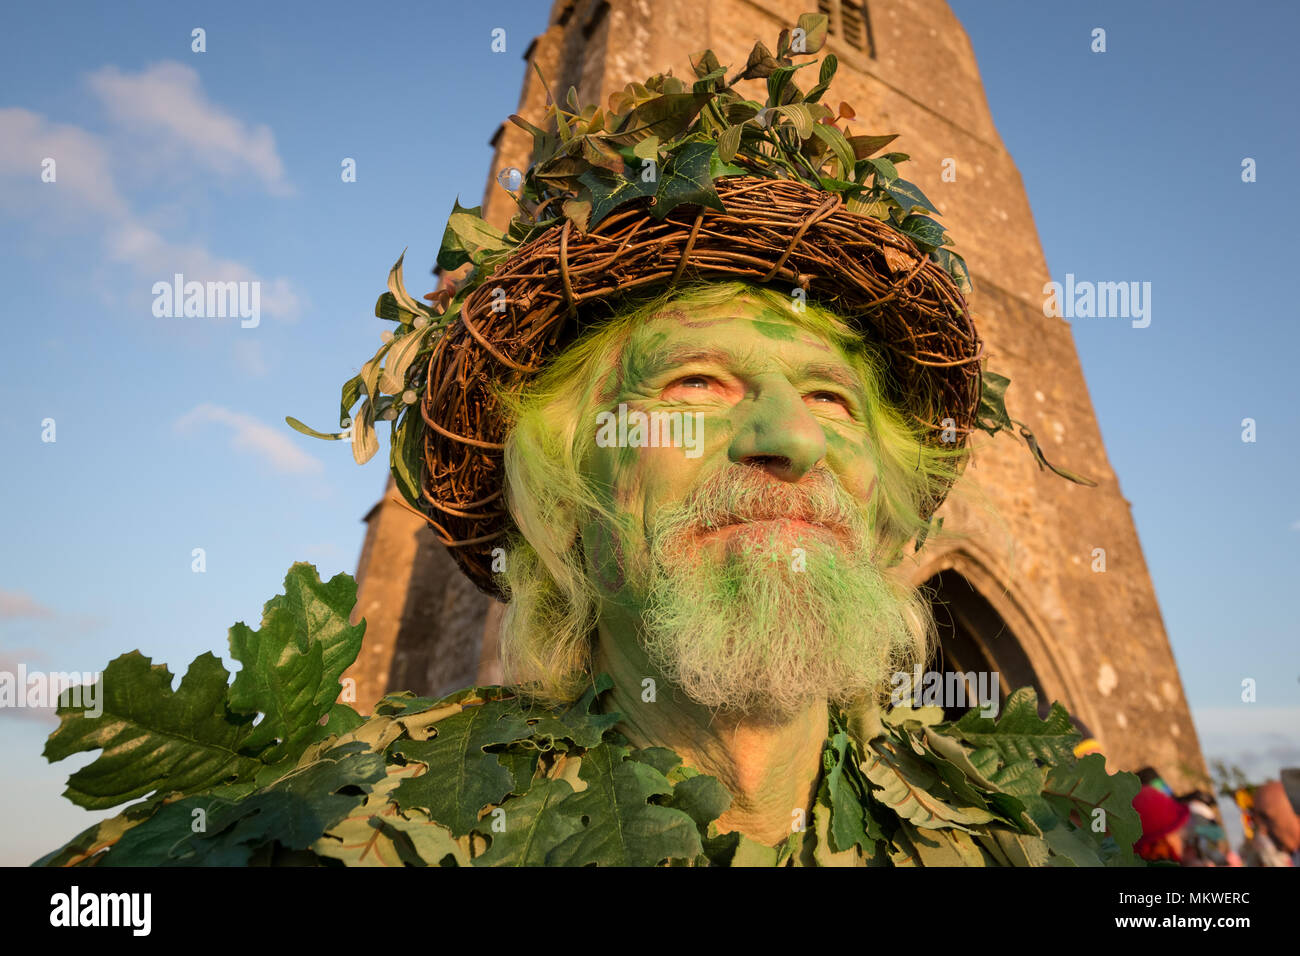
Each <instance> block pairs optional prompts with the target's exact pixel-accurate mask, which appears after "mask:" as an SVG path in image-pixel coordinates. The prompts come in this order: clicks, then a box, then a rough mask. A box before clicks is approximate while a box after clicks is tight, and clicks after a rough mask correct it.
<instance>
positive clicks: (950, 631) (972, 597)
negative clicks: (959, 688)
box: [922, 568, 1051, 720]
mask: <svg viewBox="0 0 1300 956" xmlns="http://www.w3.org/2000/svg"><path fill="white" fill-rule="evenodd" d="M922 593H923V594H925V595H926V597H927V598H929V600H930V606H931V609H932V611H933V612H934V619H935V625H936V627H937V628H938V632H939V646H938V648H937V650H936V654H935V657H934V658H933V659H932V661H931V663H930V667H929V669H930V670H931V671H933V672H934V673H936V674H940V675H942V677H941V678H940V686H941V687H944V688H953V687H954V686H956V685H957V684H958V683H960V684H962V685H964V686H966V687H967V688H968V690H967V694H966V696H965V699H964V701H963V700H961V699H954V698H953V696H952V695H951V694H950V693H949V694H947V695H945V700H944V704H943V707H944V717H945V719H947V720H956V719H957V718H958V717H960V716H961V715H962V714H963V713H965V712H966V711H967V710H969V709H971V707H972V706H976V707H978V706H979V705H978V704H977V703H975V700H976V699H977V697H981V698H982V697H984V696H986V694H987V693H988V692H989V691H993V690H994V689H995V688H996V695H997V699H998V709H997V712H998V713H999V714H1000V713H1001V712H1002V705H1003V704H1004V703H1005V702H1006V699H1007V696H1008V695H1009V694H1010V693H1011V692H1012V691H1014V690H1017V689H1019V688H1021V687H1032V688H1034V691H1035V692H1036V693H1037V694H1038V705H1039V706H1038V709H1039V713H1040V714H1041V715H1044V716H1045V715H1046V714H1047V712H1048V710H1049V709H1050V707H1051V699H1050V698H1049V697H1048V695H1047V694H1046V693H1045V691H1044V688H1043V684H1042V682H1041V680H1040V679H1039V677H1038V674H1037V673H1036V672H1035V670H1034V667H1033V664H1032V663H1031V662H1030V660H1029V656H1028V655H1027V654H1026V653H1025V650H1024V648H1023V647H1022V646H1021V642H1020V640H1019V638H1018V637H1017V635H1016V634H1015V632H1014V631H1013V630H1012V629H1011V626H1010V625H1009V624H1008V623H1007V622H1006V621H1005V620H1004V619H1003V617H1002V615H1001V614H999V613H998V611H997V610H996V609H995V608H994V607H993V605H992V604H991V603H989V601H988V600H987V599H986V598H985V597H984V596H983V595H982V594H981V593H980V592H979V590H978V589H977V588H976V587H975V586H974V585H973V584H972V583H971V582H970V581H969V580H968V579H967V578H966V577H965V575H963V574H961V572H959V571H957V570H956V569H955V568H946V569H944V570H942V571H939V572H938V573H936V574H934V575H932V576H931V577H929V578H928V579H927V580H926V581H925V582H924V584H923V585H922ZM993 674H996V675H998V676H997V681H996V684H995V683H994V682H993V680H992V677H991V675H993ZM962 675H965V676H964V677H963V676H962ZM970 675H974V680H972V678H971V676H970ZM977 692H978V693H977Z"/></svg>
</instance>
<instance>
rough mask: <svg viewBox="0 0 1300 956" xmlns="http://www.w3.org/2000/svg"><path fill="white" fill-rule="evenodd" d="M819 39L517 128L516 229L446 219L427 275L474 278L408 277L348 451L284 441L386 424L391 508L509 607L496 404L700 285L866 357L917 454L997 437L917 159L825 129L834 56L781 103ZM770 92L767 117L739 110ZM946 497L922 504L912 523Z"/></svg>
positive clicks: (362, 456) (356, 383)
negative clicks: (829, 332)
mask: <svg viewBox="0 0 1300 956" xmlns="http://www.w3.org/2000/svg"><path fill="white" fill-rule="evenodd" d="M825 34H826V17H825V16H824V15H821V14H805V15H804V16H802V17H800V18H799V22H798V26H797V27H795V28H794V29H793V30H783V31H782V32H781V36H780V37H779V39H778V41H777V53H776V55H775V56H773V55H772V54H771V53H769V52H768V50H767V48H766V47H765V46H764V45H763V44H762V43H758V44H755V46H754V49H753V51H752V52H751V54H750V56H749V60H748V62H747V64H746V66H745V68H744V70H742V71H740V72H739V73H738V74H737V75H735V76H733V77H732V78H731V80H729V81H727V80H725V78H724V77H725V71H724V69H723V68H722V67H720V66H719V65H718V62H717V58H716V57H715V56H714V54H713V52H712V51H705V52H704V53H701V54H698V55H697V56H695V57H693V58H692V66H693V68H694V70H695V73H696V77H697V78H696V80H695V81H694V83H693V84H692V85H690V86H688V85H687V84H686V83H685V82H683V81H681V80H679V79H677V78H675V77H673V76H671V75H667V76H665V75H662V74H660V75H657V76H653V77H651V78H649V79H648V80H647V81H646V82H645V83H644V84H640V83H633V84H629V85H628V87H626V88H625V89H624V90H622V91H620V92H618V93H615V94H613V95H612V96H611V97H610V102H609V110H608V112H606V111H604V110H601V109H599V108H597V107H596V106H594V105H589V106H586V107H582V106H581V105H580V104H579V103H578V100H577V94H576V91H575V90H573V89H570V90H569V94H568V96H567V97H566V103H567V105H568V107H569V109H564V108H563V107H561V106H560V104H559V103H557V102H556V101H555V100H554V98H553V97H552V99H551V103H550V106H549V108H548V110H547V114H546V118H545V119H546V120H548V121H552V123H551V125H552V129H550V130H544V129H542V128H540V127H537V126H534V125H533V124H531V123H528V122H527V121H525V120H523V119H522V118H520V117H518V116H512V117H511V120H512V121H513V122H515V123H516V124H517V125H519V126H521V127H523V128H524V129H526V130H528V131H529V132H530V133H531V134H532V136H533V155H532V162H531V163H530V166H529V168H528V170H527V172H526V173H522V174H521V173H519V171H517V170H513V169H507V170H505V171H503V173H502V175H501V176H500V177H499V181H500V182H501V185H502V186H503V187H505V188H506V189H507V190H508V191H510V194H511V196H512V197H513V198H514V199H515V201H516V202H517V204H518V206H519V210H520V212H519V215H517V216H516V217H515V218H514V220H513V221H512V222H511V224H510V227H509V230H508V231H507V232H506V233H505V234H502V233H501V232H499V231H498V230H496V229H494V228H493V227H492V226H491V225H489V224H488V223H487V222H486V221H485V220H484V219H483V218H482V216H481V214H480V209H478V208H474V209H465V208H463V207H461V205H460V203H459V202H457V203H456V204H455V206H454V208H453V210H452V214H451V217H450V218H449V221H448V225H447V229H446V232H445V234H444V237H443V242H442V247H441V249H440V251H439V254H438V264H439V266H440V267H441V268H442V269H443V270H445V271H450V270H454V269H458V268H460V267H462V266H464V265H466V264H470V265H472V268H471V270H470V272H469V274H468V275H467V276H466V277H465V278H464V279H463V280H462V281H461V282H460V283H455V284H453V283H446V284H444V287H443V288H442V289H441V290H440V291H439V292H437V293H434V294H432V295H430V296H427V297H426V298H428V299H431V300H433V302H434V303H435V305H434V306H430V305H427V304H425V303H423V302H418V301H416V300H415V299H413V298H412V297H411V296H410V295H409V294H408V293H407V291H406V289H405V287H404V284H403V280H402V260H401V259H399V260H398V262H397V264H396V265H395V266H394V267H393V269H392V271H391V272H390V274H389V282H388V287H389V291H388V292H386V293H385V294H384V295H382V296H380V299H379V302H378V304H377V306H376V309H375V314H376V315H377V316H379V317H380V318H384V319H388V320H391V321H395V322H397V323H398V328H397V330H396V332H394V333H392V334H389V333H385V343H384V345H383V346H382V347H381V348H380V349H379V351H378V352H377V353H376V354H375V356H374V357H373V358H372V359H371V360H370V361H369V362H367V363H366V364H365V365H363V366H362V368H361V372H360V374H358V375H357V376H355V377H354V378H352V379H351V380H349V381H348V382H347V383H346V384H345V385H344V386H343V395H342V401H341V407H340V427H341V428H343V429H346V431H342V432H338V433H333V434H325V433H321V432H316V431H313V430H312V429H309V428H307V427H306V426H305V425H303V424H302V423H301V422H298V421H297V420H296V419H292V418H290V419H287V421H288V422H289V424H290V425H292V426H293V427H294V428H297V429H298V430H299V431H303V432H305V433H307V434H310V435H314V436H316V437H320V438H332V439H344V438H350V439H351V441H352V447H353V454H354V457H355V458H356V460H357V461H358V462H359V463H360V462H365V461H367V460H369V458H370V457H372V456H373V455H374V454H375V453H376V452H377V451H378V447H379V445H378V439H377V437H376V435H375V431H374V423H375V420H376V419H377V418H379V419H387V420H390V421H392V422H393V423H394V426H393V444H392V458H391V465H392V472H393V475H394V477H395V479H396V483H397V486H398V488H399V489H400V490H401V493H402V495H403V497H404V498H405V499H406V500H407V502H408V503H409V504H410V505H411V506H412V507H414V508H416V509H417V510H418V511H419V513H421V514H422V515H423V516H424V517H425V518H426V520H428V522H429V523H430V525H431V526H432V527H433V528H434V530H435V531H436V533H437V534H438V536H439V539H440V540H441V541H442V542H443V544H445V545H446V546H447V548H448V549H449V550H450V552H451V554H452V555H453V557H454V558H455V559H456V561H457V563H458V564H459V566H460V568H461V570H462V571H464V572H465V574H466V575H468V576H469V578H470V579H471V580H472V581H473V582H474V583H475V584H476V585H477V586H478V587H479V588H480V589H481V590H483V591H484V592H486V593H488V594H491V595H492V596H494V597H497V598H502V599H504V597H505V596H504V595H503V594H502V592H501V590H500V588H499V586H498V585H497V583H496V581H495V579H494V575H493V572H492V563H493V550H494V549H496V548H501V547H503V546H504V545H505V540H506V538H507V537H508V536H509V534H510V533H511V532H512V530H513V529H514V525H513V522H512V520H511V518H510V515H509V513H508V511H507V509H506V500H505V489H504V486H503V480H504V468H503V463H502V457H503V456H502V452H503V448H504V442H505V438H506V429H507V422H506V421H505V419H504V417H503V414H502V411H501V409H500V408H499V407H498V404H497V402H496V399H495V397H494V395H493V388H492V387H493V385H494V384H496V385H506V386H507V387H509V388H516V387H519V386H522V385H524V384H526V383H527V382H528V380H529V379H530V378H531V376H533V375H535V374H537V373H538V372H539V371H541V369H542V368H543V367H544V366H545V365H546V364H547V361H548V360H549V359H550V358H551V357H553V356H554V355H555V354H557V353H558V352H559V351H560V350H562V349H563V348H564V347H565V346H566V345H567V344H569V343H570V342H572V341H573V339H574V338H575V337H576V336H577V335H578V334H579V332H580V331H582V329H584V328H586V327H588V326H589V325H591V324H593V323H595V322H598V321H599V320H600V319H601V318H602V317H607V316H609V315H612V314H614V312H615V311H616V309H617V307H618V303H619V302H620V300H622V299H624V298H625V297H626V296H628V295H629V294H633V293H637V294H640V293H650V294H652V293H657V292H660V291H663V290H665V289H670V288H673V287H675V286H677V285H678V284H680V283H686V282H693V281H726V280H740V281H745V282H751V283H756V284H760V285H764V284H774V286H775V287H777V288H782V289H785V290H786V291H789V292H791V293H793V292H794V290H795V289H796V288H798V289H800V290H802V291H803V292H804V293H805V294H806V298H807V299H808V300H809V301H813V302H816V303H817V304H819V305H822V306H824V307H826V308H828V309H830V310H832V311H833V312H835V313H837V314H839V315H841V316H843V317H844V318H845V319H846V320H848V321H849V322H850V323H852V324H853V325H854V327H856V328H857V329H859V330H860V331H861V333H862V334H863V336H864V337H865V338H867V339H869V340H870V341H871V342H872V343H873V344H874V345H876V346H877V347H878V348H879V350H880V351H881V353H882V355H883V356H884V357H885V358H886V360H887V361H888V364H889V369H890V372H891V375H890V376H889V378H890V379H891V381H890V383H889V388H890V389H891V394H890V395H889V396H888V397H889V398H890V399H891V400H893V401H894V402H896V403H897V404H898V405H899V406H900V407H901V408H903V409H905V410H907V411H908V412H909V413H910V414H911V415H912V416H913V417H914V418H915V419H916V421H917V422H919V423H920V424H921V425H922V426H924V428H925V430H926V432H925V439H924V440H925V441H926V442H927V443H931V444H935V445H943V446H945V447H949V448H954V447H956V448H959V447H962V446H963V445H965V443H966V441H967V437H968V435H969V434H970V432H971V431H972V430H973V429H974V428H976V427H978V428H981V429H983V430H985V431H988V432H989V433H990V434H996V433H997V432H998V431H999V430H1003V429H1007V430H1009V429H1010V428H1011V426H1012V424H1013V422H1012V420H1011V419H1010V418H1008V417H1007V415H1006V411H1005V407H1004V405H1003V398H1002V396H1003V392H1004V390H1005V388H1006V385H1007V381H1008V380H1007V379H1006V378H1004V377H1002V376H997V375H994V374H993V373H990V372H985V371H982V370H981V368H980V357H981V354H982V351H983V347H982V343H981V341H980V337H979V335H978V333H977V331H976V329H975V326H974V323H973V322H972V319H971V316H970V312H969V309H968V307H967V303H966V299H965V297H964V293H965V292H967V291H969V290H970V285H969V278H968V275H967V271H966V266H965V263H964V261H963V260H962V259H961V257H960V256H957V255H956V254H954V253H952V252H951V251H950V250H949V249H948V248H947V246H948V245H950V244H951V240H950V239H949V238H948V236H947V234H946V232H945V231H944V228H943V226H942V225H940V224H939V222H938V221H937V220H936V219H934V218H933V216H935V215H937V210H936V209H935V207H934V205H933V204H932V203H931V202H930V201H929V200H928V199H927V198H926V197H925V195H924V194H923V193H922V192H921V190H920V189H919V188H917V187H916V186H915V185H913V184H912V183H909V182H907V181H906V180H903V179H900V178H899V177H898V173H897V169H896V166H895V164H896V163H900V162H902V161H904V160H906V159H907V158H908V157H907V156H906V155H905V154H903V153H886V154H884V155H881V156H877V155H876V154H877V153H878V152H879V151H880V150H881V149H883V148H884V147H885V146H886V145H888V144H889V143H890V142H891V141H892V140H893V139H894V138H895V137H894V136H854V135H852V134H851V133H850V132H848V131H847V130H841V129H840V128H839V127H838V126H836V125H835V123H836V121H837V120H841V119H843V120H849V119H852V118H853V117H854V113H853V110H852V109H851V108H850V107H849V106H848V105H847V104H845V103H841V104H840V107H839V110H838V112H837V113H833V112H832V111H831V110H830V108H829V107H826V106H824V105H822V104H821V103H819V102H817V101H818V100H819V99H820V97H821V96H822V95H823V94H824V93H825V92H826V89H827V87H828V86H829V84H830V80H831V78H832V77H833V76H834V74H835V68H836V61H835V57H834V55H833V54H827V55H826V56H825V57H823V58H822V60H821V67H820V74H819V81H818V83H817V85H816V86H815V87H813V88H812V89H811V90H810V91H808V92H807V93H804V92H802V91H801V90H800V89H799V87H798V86H797V85H796V84H795V82H794V79H793V75H794V73H795V72H796V71H797V70H798V69H801V68H802V67H803V66H809V65H811V63H803V64H800V65H799V66H796V65H794V63H793V61H792V59H791V57H792V56H794V55H808V54H812V53H815V52H817V51H818V50H819V49H820V48H821V46H822V43H823V42H824V39H825ZM764 78H765V79H766V80H767V88H768V97H767V102H766V104H762V103H758V102H756V101H753V100H747V99H745V98H743V97H742V96H741V94H739V93H738V92H736V91H735V90H734V89H732V87H733V85H734V84H735V83H736V82H738V81H740V80H745V79H764ZM543 82H544V80H543ZM381 363H382V364H381ZM358 400H360V401H361V402H362V404H361V408H360V410H359V411H358V412H357V415H356V418H355V419H354V418H353V416H352V408H353V406H354V405H356V403H357V401H358ZM1014 424H1016V425H1019V426H1020V429H1021V434H1022V436H1023V437H1025V438H1026V440H1027V441H1028V442H1029V445H1030V448H1031V450H1032V451H1033V452H1034V454H1035V455H1036V457H1037V458H1038V460H1039V463H1040V466H1041V465H1047V462H1046V460H1045V459H1044V458H1043V457H1042V453H1041V451H1040V450H1039V449H1038V446H1037V442H1035V441H1034V440H1033V436H1032V434H1030V433H1029V432H1028V431H1027V429H1025V428H1024V426H1023V425H1022V424H1020V423H1019V422H1015V423H1014ZM1047 466H1048V467H1051V466H1050V465H1047ZM1053 470H1054V471H1057V472H1058V473H1059V474H1062V475H1063V476H1065V477H1068V478H1070V479H1071V480H1074V481H1080V482H1082V483H1089V484H1090V483H1091V482H1088V481H1087V479H1080V478H1078V477H1077V476H1073V475H1070V474H1069V473H1068V472H1062V471H1060V470H1059V469H1055V468H1054V469H1053ZM946 494H947V489H946V488H945V489H944V491H943V493H942V494H939V495H937V496H935V497H933V498H931V499H930V500H928V501H926V502H924V503H922V516H923V517H925V518H929V517H930V516H931V515H933V513H934V512H935V510H937V509H938V507H939V506H940V504H942V502H943V500H944V497H946ZM940 520H941V519H940ZM923 540H924V535H922V536H921V538H920V539H918V542H917V547H918V548H919V547H920V544H921V542H922V541H923Z"/></svg>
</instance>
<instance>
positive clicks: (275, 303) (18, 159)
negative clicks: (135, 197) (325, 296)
mask: <svg viewBox="0 0 1300 956" xmlns="http://www.w3.org/2000/svg"><path fill="white" fill-rule="evenodd" d="M120 152H121V145H120V144H117V143H115V142H114V141H112V140H110V139H105V138H102V137H99V136H96V135H95V134H93V133H91V132H88V131H86V130H83V129H80V128H78V127H75V126H69V125H66V124H59V123H54V122H51V121H50V120H48V119H46V118H45V117H43V116H41V115H39V114H37V113H32V112H30V111H28V110H24V109H17V108H8V109H0V211H4V212H7V213H9V215H11V216H14V217H18V218H25V219H27V220H28V221H29V222H30V224H31V226H32V228H34V229H35V228H39V229H41V230H44V231H46V232H50V231H53V232H55V233H58V234H60V235H63V234H67V233H69V232H72V233H74V234H77V235H85V234H87V233H88V232H89V233H90V234H92V235H97V236H98V237H99V239H100V241H101V242H102V243H103V247H104V255H105V259H106V260H107V261H108V262H110V263H117V264H121V265H125V266H127V267H128V268H129V269H130V270H131V271H132V272H133V275H132V280H133V281H134V280H143V283H142V284H141V286H140V287H141V288H142V289H150V288H152V286H153V283H155V282H159V281H170V280H171V278H172V276H173V275H174V274H175V273H178V272H180V273H183V274H184V275H185V277H186V279H187V280H196V281H199V282H226V281H260V282H261V311H262V312H263V313H265V314H266V315H268V316H271V317H273V318H278V319H281V320H287V321H293V320H294V319H296V318H297V317H298V315H299V313H300V312H301V310H302V307H303V304H302V299H301V296H300V295H299V294H298V293H297V291H296V290H295V288H294V286H293V284H292V283H291V282H289V280H288V279H286V278H283V277H276V278H272V279H261V278H259V276H258V274H257V272H256V271H255V270H254V269H252V268H250V267H249V266H246V265H244V264H242V263H240V262H236V261H234V260H231V259H224V258H222V257H220V256H218V255H216V254H214V253H212V252H211V251H209V250H208V249H207V248H206V247H205V246H204V245H203V244H202V243H199V242H194V241H188V242H185V241H176V240H173V239H169V238H167V237H165V236H163V235H161V234H160V233H159V232H157V231H156V230H155V229H153V228H152V227H150V226H149V225H148V224H147V222H146V220H145V217H143V216H142V215H141V214H140V213H139V212H137V211H136V210H135V209H134V208H132V205H131V204H130V203H129V202H128V201H127V200H126V199H124V198H123V197H122V195H121V193H120V191H119V189H118V188H117V184H116V181H115V179H114V176H113V172H112V165H113V161H114V159H115V158H116V155H117V154H118V153H120ZM46 157H49V158H53V159H54V160H55V161H56V164H57V165H56V167H55V169H56V174H57V178H56V181H55V182H53V183H47V182H42V181H41V163H42V160H43V159H44V158H46Z"/></svg>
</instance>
